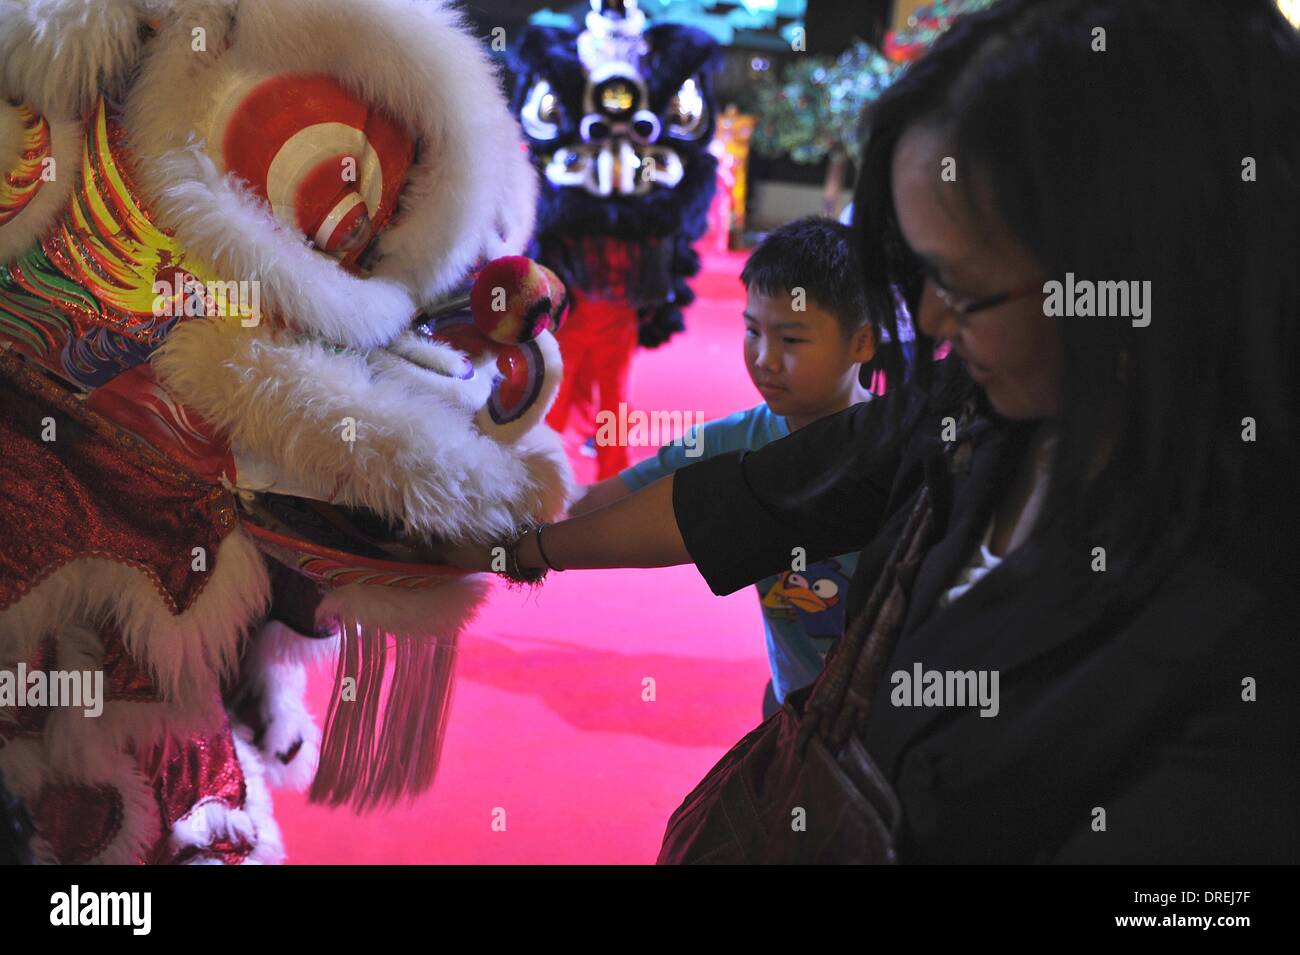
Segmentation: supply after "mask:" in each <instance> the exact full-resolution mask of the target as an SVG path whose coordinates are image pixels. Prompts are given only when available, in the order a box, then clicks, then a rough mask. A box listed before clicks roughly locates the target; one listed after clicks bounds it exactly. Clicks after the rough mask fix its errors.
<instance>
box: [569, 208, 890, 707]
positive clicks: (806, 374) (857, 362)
mask: <svg viewBox="0 0 1300 955" xmlns="http://www.w3.org/2000/svg"><path fill="white" fill-rule="evenodd" d="M851 235H852V232H851V231H850V229H849V228H848V227H847V226H844V225H841V224H840V223H838V222H836V221H834V220H833V219H827V218H821V217H816V216H812V217H808V218H805V219H799V220H796V221H795V222H791V223H789V224H788V225H785V226H782V227H781V228H779V229H777V230H775V231H774V232H772V233H770V234H769V235H767V237H766V238H764V240H763V241H762V243H760V244H759V246H758V247H757V248H756V249H755V250H754V252H753V254H752V255H751V256H750V258H749V261H748V262H747V263H746V264H745V268H744V270H743V271H742V272H741V275H740V280H741V282H742V283H744V285H745V289H746V292H747V293H748V294H747V300H746V305H745V314H744V320H745V367H746V368H747V369H748V371H749V377H750V379H751V380H752V381H753V382H754V387H756V388H757V389H758V391H759V393H760V394H761V395H762V396H763V399H764V401H763V403H762V404H760V405H757V406H755V407H753V408H750V409H749V410H748V411H738V412H736V413H735V414H733V415H729V416H728V417H726V418H719V419H718V420H716V421H710V422H708V423H707V424H704V425H702V426H700V428H699V430H698V432H696V433H693V434H691V435H689V436H688V439H687V440H684V441H681V442H674V443H673V444H670V445H667V446H665V447H663V448H662V449H660V451H659V453H658V454H657V455H656V456H655V457H652V458H648V459H646V460H645V461H642V462H641V463H640V464H636V465H633V466H632V467H630V468H627V469H626V470H624V471H623V472H621V473H620V474H619V475H617V476H616V477H612V478H609V479H607V480H604V481H601V482H600V483H599V484H595V485H592V486H591V487H590V488H588V490H587V494H586V495H585V496H584V497H583V498H582V499H581V500H580V501H578V502H577V503H576V504H575V505H574V506H573V507H572V508H571V509H570V514H571V515H572V516H577V515H579V514H583V513H586V512H587V511H591V510H595V509H596V508H598V507H604V506H605V505H606V504H611V503H613V502H614V501H616V500H618V499H619V498H621V497H626V496H627V495H628V494H631V493H632V492H634V491H638V490H640V489H641V488H643V487H645V486H647V485H649V484H653V483H654V482H655V481H657V480H658V479H659V478H661V477H664V476H665V475H667V474H670V473H671V472H673V471H676V470H678V469H679V468H683V467H686V466H687V465H689V464H693V463H695V462H696V461H699V460H702V459H703V458H705V457H711V456H713V455H716V454H722V453H724V452H727V451H737V450H741V449H749V450H757V449H758V448H761V447H762V446H763V445H765V444H768V443H770V442H772V441H776V440H778V439H780V438H784V437H785V436H786V435H788V434H790V433H791V432H792V431H797V430H798V429H799V428H802V427H803V426H804V425H806V424H809V423H811V422H813V421H816V420H817V419H818V418H822V417H825V416H826V415H830V414H835V413H837V412H840V411H843V410H844V409H846V408H848V407H849V406H850V405H854V404H857V403H858V402H860V401H867V400H870V398H871V393H870V392H869V391H868V390H867V389H866V388H865V387H864V386H863V385H862V382H861V378H862V365H863V364H864V363H866V362H869V361H870V360H871V358H872V355H873V354H874V351H875V344H874V341H873V339H872V334H871V326H870V325H869V324H868V322H867V315H866V303H865V299H864V293H863V289H862V282H861V279H860V278H859V276H858V269H857V262H856V261H855V258H854V252H853V248H852V244H851V240H850V237H851ZM856 564H857V554H843V555H841V556H839V557H834V558H831V559H829V560H822V561H817V562H815V563H813V564H811V565H808V566H806V567H805V566H803V565H801V564H799V563H797V562H792V567H791V569H790V570H786V571H783V572H781V573H780V574H777V575H775V576H773V577H767V578H765V579H763V580H760V581H759V582H758V584H757V585H756V586H757V589H758V593H759V599H760V602H761V604H762V608H763V623H764V626H765V628H766V630H767V652H768V659H769V662H770V664H771V668H772V682H771V683H770V684H769V686H768V692H767V694H766V697H765V700H764V715H765V716H766V715H769V714H770V713H771V712H774V711H775V709H776V708H777V707H778V706H779V705H780V703H781V702H783V701H784V700H785V697H786V695H787V694H788V693H790V692H792V691H794V690H797V689H799V688H800V687H803V686H806V685H807V684H809V683H811V682H812V681H813V679H814V678H815V677H816V676H817V674H818V673H819V672H821V669H822V666H823V664H824V662H825V658H826V652H827V651H828V650H829V649H830V647H831V645H832V643H833V642H834V641H835V639H836V638H837V637H838V636H839V635H840V633H841V631H842V630H843V628H844V598H845V594H846V592H847V590H848V585H849V580H850V578H851V577H852V576H853V571H854V569H855V567H856Z"/></svg>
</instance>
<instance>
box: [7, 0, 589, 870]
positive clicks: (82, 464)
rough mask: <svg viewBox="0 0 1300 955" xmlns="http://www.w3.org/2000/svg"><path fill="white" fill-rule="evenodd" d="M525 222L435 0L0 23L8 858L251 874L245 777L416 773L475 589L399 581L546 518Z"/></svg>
mask: <svg viewBox="0 0 1300 955" xmlns="http://www.w3.org/2000/svg"><path fill="white" fill-rule="evenodd" d="M535 199H536V184H535V174H534V172H533V171H532V169H531V167H530V165H529V163H528V160H527V155H526V153H525V152H524V151H523V149H522V147H521V145H520V132H519V130H518V128H517V126H516V124H515V121H514V120H513V119H512V118H511V116H510V114H509V112H508V110H507V108H506V104H505V102H504V100H503V97H502V95H501V93H500V92H499V86H498V80H497V77H496V75H495V74H494V71H493V69H492V67H491V65H490V62H489V61H488V59H487V57H486V54H485V53H484V52H483V51H482V50H481V49H480V48H479V45H478V43H477V42H476V41H475V40H474V39H473V37H472V36H470V35H469V34H468V33H467V32H466V30H465V29H464V28H463V26H462V25H461V23H460V21H459V19H458V16H457V15H456V14H455V13H453V12H451V11H449V10H448V9H447V8H446V6H445V4H444V3H443V2H442V0H258V2H256V3H249V2H244V3H239V2H237V0H0V833H3V832H6V831H7V832H9V833H10V834H11V835H10V837H9V839H8V841H9V843H10V844H11V845H17V846H19V849H18V852H19V854H21V855H23V856H24V857H26V858H30V859H35V860H36V861H44V862H107V863H121V862H134V861H139V862H244V861H254V862H256V861H279V860H280V858H281V857H282V855H283V851H282V848H281V845H280V838H279V833H278V830H277V828H276V825H275V822H274V820H273V818H272V816H271V813H270V799H269V796H268V788H267V787H268V783H273V784H290V785H296V786H305V785H306V784H307V783H309V782H311V783H312V796H313V798H315V799H317V800H320V801H324V802H328V803H331V804H336V805H338V804H347V805H350V806H353V807H354V808H357V809H361V808H366V807H370V806H377V805H385V804H388V803H391V802H392V801H394V800H396V799H398V798H401V797H404V796H409V795H412V794H414V793H416V792H418V791H420V789H421V788H422V787H425V786H427V785H428V784H429V783H430V782H431V781H432V778H433V775H434V770H435V767H436V763H437V758H438V750H439V743H440V739H441V729H442V724H443V721H444V719H445V717H446V712H447V705H448V700H449V696H450V680H451V672H452V656H453V652H454V645H455V639H456V635H457V633H458V632H459V630H460V629H461V628H462V627H463V625H464V624H465V623H466V621H467V620H468V619H469V617H470V615H471V614H472V612H473V610H474V608H475V607H476V606H477V604H478V603H479V602H480V600H481V599H482V596H483V593H484V590H485V583H484V581H483V579H482V578H481V577H478V576H467V575H464V574H462V573H460V572H457V571H453V570H451V569H450V568H446V567H440V566H436V565H434V564H432V563H430V561H429V560H428V559H426V558H425V557H424V556H422V555H427V554H428V553H430V551H429V546H430V544H431V543H432V542H434V541H438V540H458V541H464V540H476V541H480V542H487V541H493V540H500V539H503V538H505V537H506V536H508V535H510V534H511V533H512V532H513V531H514V530H515V529H516V528H517V527H519V526H520V525H521V524H523V523H525V522H527V521H530V520H539V519H547V518H549V517H552V516H554V515H555V514H557V513H558V512H559V511H560V510H562V508H563V506H564V504H565V500H566V497H567V495H568V494H569V493H570V487H571V486H570V479H569V474H568V470H567V467H566V464H565V462H564V457H563V453H562V450H561V446H560V443H559V441H558V439H557V438H556V436H555V435H554V433H553V432H551V431H550V430H549V429H548V428H546V426H545V425H544V424H543V416H544V415H545V413H546V411H547V408H548V407H549V405H550V403H551V401H552V400H553V398H554V395H555V391H556V388H557V386H558V378H559V374H560V365H559V355H558V350H557V348H556V345H555V341H554V338H553V336H552V335H551V332H550V330H549V329H553V328H554V327H556V324H557V323H558V321H559V320H560V319H561V317H562V314H563V309H564V304H563V300H564V295H563V289H562V286H561V285H560V284H559V282H558V281H557V280H556V279H555V278H554V276H553V275H551V274H550V273H548V272H547V271H546V270H545V269H542V268H540V267H537V266H535V265H533V264H532V263H531V262H529V261H528V260H526V259H522V258H519V257H518V256H516V255H515V253H517V252H518V251H519V250H520V249H522V248H523V247H524V245H525V243H526V242H527V240H528V238H529V234H530V231H531V229H532V215H533V209H534V203H535ZM487 263H490V264H487ZM476 277H477V281H475V279H476ZM471 285H472V286H473V293H472V294H471V293H470V287H471ZM471 303H472V306H473V307H472V308H471ZM335 650H338V651H339V652H340V655H339V664H338V670H337V676H336V685H335V692H334V695H333V697H332V698H331V704H330V712H329V714H328V716H327V720H326V725H325V731H324V738H323V741H322V737H321V734H320V732H319V731H318V730H316V729H315V727H314V726H313V725H312V722H311V719H310V717H309V716H308V714H307V713H306V711H305V709H304V707H303V704H302V693H303V687H304V683H305V676H304V669H303V664H304V662H306V661H307V660H308V659H310V658H312V657H314V656H316V655H319V654H321V653H322V652H333V651H335ZM96 684H99V687H100V688H99V690H98V691H97V690H96ZM318 761H319V765H318ZM313 777H314V781H313ZM6 823H7V825H5V824H6ZM15 832H17V833H21V834H22V838H21V839H15V838H13V836H12V834H13V833H15ZM5 842H6V838H5V837H4V836H3V835H0V850H2V849H3V846H4V844H5ZM3 855H4V852H3V851H0V857H2V856H3Z"/></svg>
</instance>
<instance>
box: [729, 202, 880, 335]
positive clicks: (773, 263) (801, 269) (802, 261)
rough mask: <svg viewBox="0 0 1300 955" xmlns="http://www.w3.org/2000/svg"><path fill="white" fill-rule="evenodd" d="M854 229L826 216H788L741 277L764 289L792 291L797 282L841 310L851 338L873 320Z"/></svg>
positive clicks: (761, 245)
mask: <svg viewBox="0 0 1300 955" xmlns="http://www.w3.org/2000/svg"><path fill="white" fill-rule="evenodd" d="M853 236H854V233H853V230H852V229H850V228H849V227H848V226H846V225H842V224H840V223H839V222H836V221H835V220H834V219H828V218H826V217H825V216H806V217H805V218H802V219H795V220H794V221H793V222H787V223H786V224H785V225H783V226H781V227H780V228H779V229H774V230H772V231H771V232H769V233H768V234H767V235H766V236H764V237H763V241H762V242H760V243H759V244H758V247H757V248H756V249H754V251H753V253H752V254H751V255H750V257H749V261H748V262H746V263H745V268H744V270H742V271H741V273H740V281H741V282H743V283H744V285H745V288H746V289H747V290H749V291H751V292H758V293H759V294H760V295H767V296H769V297H775V296H778V295H789V294H791V293H792V292H793V291H794V290H795V289H796V288H802V289H803V290H804V293H805V294H806V296H807V297H808V299H809V300H811V301H812V302H813V303H815V304H816V305H817V306H819V307H820V308H823V309H825V310H826V311H828V312H830V313H831V314H832V315H834V316H835V320H836V321H837V322H838V323H839V326H840V331H841V332H842V333H843V335H844V338H845V339H846V340H847V339H848V338H849V337H850V336H852V335H853V333H854V332H856V331H857V330H858V329H859V328H861V327H862V326H863V325H865V324H866V323H867V294H866V288H865V286H864V284H863V282H862V273H861V272H860V271H859V268H860V265H859V261H858V253H857V249H856V247H855V244H854V237H853Z"/></svg>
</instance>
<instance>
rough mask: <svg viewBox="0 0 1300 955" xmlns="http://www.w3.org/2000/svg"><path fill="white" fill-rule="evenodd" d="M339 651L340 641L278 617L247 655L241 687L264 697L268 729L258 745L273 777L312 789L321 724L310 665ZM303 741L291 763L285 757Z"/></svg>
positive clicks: (290, 785) (277, 783) (292, 786)
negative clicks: (314, 635)
mask: <svg viewBox="0 0 1300 955" xmlns="http://www.w3.org/2000/svg"><path fill="white" fill-rule="evenodd" d="M337 652H338V640H337V638H335V639H327V640H320V639H308V638H306V637H303V636H300V635H299V634H296V633H294V631H293V630H291V629H290V628H289V627H286V626H285V625H284V624H282V623H278V622H276V621H270V622H268V623H266V624H265V625H264V626H263V627H262V630H261V632H260V633H259V634H258V635H257V639H256V640H254V641H253V645H252V646H251V647H250V649H249V652H248V654H247V655H246V656H245V658H244V665H243V668H242V670H241V674H240V675H241V681H242V682H241V686H242V687H243V688H244V689H245V691H246V692H247V693H249V694H250V695H251V696H253V697H254V698H256V699H258V700H259V701H260V715H261V718H262V722H263V724H264V725H265V727H266V729H265V732H264V733H263V735H262V740H261V743H260V745H258V747H257V748H258V750H259V751H260V753H261V758H262V762H263V764H264V766H265V768H266V778H267V781H268V782H269V783H270V784H271V785H272V786H275V787H277V788H279V787H288V788H290V789H294V790H299V791H301V790H303V789H306V788H307V786H308V784H309V783H310V782H311V779H312V776H313V775H315V773H316V765H317V761H318V760H319V758H320V728H319V727H318V726H317V725H316V722H315V720H314V719H313V718H312V715H311V713H310V712H309V711H308V709H307V705H306V702H305V696H306V692H307V667H308V665H309V664H311V663H312V662H315V661H317V660H323V659H325V658H326V657H327V656H333V655H334V654H336V653H337ZM299 740H301V741H302V745H301V746H300V747H299V749H298V752H297V753H295V754H294V757H293V759H291V760H290V761H289V762H288V763H285V762H283V761H282V760H281V759H280V758H279V754H281V753H287V752H288V751H289V750H290V749H291V748H292V747H293V745H294V743H296V742H298V741H299Z"/></svg>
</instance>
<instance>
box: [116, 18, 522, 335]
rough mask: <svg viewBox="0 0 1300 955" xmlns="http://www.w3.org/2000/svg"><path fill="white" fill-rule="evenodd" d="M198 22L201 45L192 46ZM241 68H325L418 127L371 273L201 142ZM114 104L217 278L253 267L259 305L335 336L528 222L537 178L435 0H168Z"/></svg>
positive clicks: (382, 314)
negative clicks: (310, 242) (263, 197)
mask: <svg viewBox="0 0 1300 955" xmlns="http://www.w3.org/2000/svg"><path fill="white" fill-rule="evenodd" d="M236 7H237V13H238V18H237V20H235V21H234V25H233V27H232V25H231V19H230V17H231V14H232V12H233V11H235V9H236ZM196 24H197V25H202V26H203V27H204V28H205V29H206V30H207V34H208V40H207V42H208V50H209V52H208V53H207V54H202V53H197V54H196V53H194V52H193V51H192V49H191V33H190V31H191V29H192V28H193V27H194V25H196ZM227 42H229V43H230V44H231V45H230V47H229V48H228V49H227V48H226V43H227ZM244 70H247V71H254V72H257V71H261V70H273V71H275V72H278V73H293V72H304V73H313V72H324V73H328V74H330V75H332V76H335V77H336V78H338V79H339V80H340V81H341V82H342V83H344V85H346V86H348V87H349V88H350V89H353V90H355V91H357V92H358V93H359V94H360V95H362V96H363V97H364V98H365V99H366V100H367V102H370V103H373V104H375V105H376V106H380V107H383V108H386V109H387V110H388V111H389V112H390V113H392V114H393V115H394V116H397V117H399V118H400V119H402V120H403V121H404V122H406V123H407V124H408V126H409V127H410V128H412V129H413V131H414V132H415V133H416V134H417V135H418V137H419V139H420V143H421V146H420V160H419V162H418V163H417V164H416V166H415V167H413V169H412V171H411V174H410V177H409V179H408V183H407V186H406V189H405V190H404V192H403V195H402V198H401V201H400V206H399V211H398V215H397V217H396V218H395V219H394V221H393V223H392V224H391V225H390V227H389V228H388V230H387V231H386V232H385V233H384V235H383V238H382V239H381V244H380V250H381V252H382V259H381V261H380V262H379V263H378V265H377V267H376V269H375V272H374V274H373V275H372V277H370V278H367V279H358V278H355V277H353V276H350V275H348V274H347V273H346V272H344V271H343V270H342V269H341V268H340V267H339V266H338V265H337V264H335V263H334V262H333V261H332V260H330V259H328V258H326V257H324V256H321V255H319V254H318V253H315V252H313V251H311V250H310V249H309V248H308V247H307V245H306V243H305V240H304V239H302V238H301V237H299V236H297V235H296V234H294V233H292V232H291V231H290V230H289V229H287V228H285V227H284V226H283V225H282V224H281V223H279V222H278V221H277V220H276V219H275V218H274V216H273V215H272V214H271V213H270V212H269V210H268V209H266V207H265V205H264V204H263V203H261V202H260V201H258V200H256V199H255V198H253V197H252V196H251V195H249V194H248V193H246V192H244V190H243V189H242V187H241V186H240V185H239V184H238V183H236V182H234V181H232V180H230V179H223V178H222V177H221V175H220V174H219V172H218V171H217V170H216V169H215V168H214V167H213V165H212V163H211V162H210V161H209V160H207V158H206V156H204V155H203V153H202V152H201V149H200V145H201V143H200V139H199V136H200V134H199V133H198V131H197V129H196V127H201V126H202V125H203V121H202V119H201V117H204V115H205V114H206V113H207V112H209V111H210V110H211V108H212V103H211V99H212V96H213V91H214V89H215V88H216V86H217V80H218V78H219V77H221V76H225V75H229V73H230V72H232V71H244ZM126 119H127V126H128V131H129V135H130V137H131V142H132V145H133V146H134V148H135V151H136V156H137V170H136V171H137V175H138V177H139V179H140V182H141V185H142V188H143V189H144V191H145V192H146V194H147V195H149V196H152V197H154V198H155V199H156V201H157V209H158V211H159V213H160V216H161V218H162V220H163V221H164V222H165V223H166V224H167V225H168V226H170V227H172V228H174V229H175V230H176V232H177V236H178V238H179V239H180V240H181V242H182V243H184V244H185V245H186V247H187V248H189V249H190V251H191V252H192V253H193V254H195V255H198V256H199V257H200V258H202V259H204V260H206V261H207V263H208V264H209V265H210V266H211V267H212V268H213V269H214V270H215V271H216V273H217V274H219V275H220V276H221V277H222V279H223V280H235V279H253V278H256V279H259V280H260V281H261V282H262V295H263V301H264V302H265V303H266V304H267V307H268V310H270V311H272V312H274V313H275V314H277V315H281V316H283V317H284V318H285V319H286V320H287V321H289V322H290V323H292V324H293V325H295V326H296V327H299V328H304V329H308V330H313V331H316V332H318V333H320V334H321V335H323V336H325V337H327V338H329V339H330V340H332V341H336V342H339V343H341V344H347V345H355V346H357V347H363V348H364V347H373V346H374V345H377V344H383V343H386V342H388V341H390V340H391V339H392V338H393V337H394V336H395V335H396V334H397V332H398V331H400V330H401V329H402V328H403V327H404V326H405V324H406V323H407V322H409V320H410V318H411V317H412V315H413V313H414V311H415V307H416V306H418V305H423V304H426V303H428V302H429V301H430V300H431V299H432V298H434V297H435V296H437V295H438V294H440V293H441V292H443V291H445V290H446V289H448V288H449V287H451V286H452V285H453V284H455V283H456V282H458V281H459V280H460V279H461V278H462V277H463V275H464V274H465V272H466V271H467V269H468V268H469V267H470V266H471V265H472V264H473V263H474V261H475V260H476V259H477V258H478V257H479V255H481V254H487V255H489V256H496V255H503V254H507V253H512V252H517V251H519V250H520V249H521V248H522V247H523V245H524V243H525V242H526V241H527V238H528V235H529V234H530V232H531V230H532V223H533V215H534V207H535V197H536V177H535V174H534V171H533V169H532V167H531V165H530V164H529V163H528V161H527V158H526V157H525V155H524V154H523V153H522V151H521V150H520V148H519V133H518V127H517V125H516V124H515V122H514V120H513V118H512V117H511V116H510V115H509V112H508V110H507V108H506V104H505V101H504V98H503V97H502V96H501V94H500V91H499V88H498V86H497V79H496V76H495V73H494V71H493V68H492V65H491V63H490V61H489V59H488V57H487V55H486V54H485V52H484V51H483V50H482V49H481V48H480V46H479V44H478V42H477V41H476V40H475V39H474V38H473V37H472V36H471V35H469V34H468V33H467V32H465V31H464V30H463V29H462V28H461V26H460V17H459V15H458V14H456V13H454V12H453V11H451V10H449V9H448V8H447V7H446V6H445V5H444V4H443V3H442V2H440V0H431V2H414V0H275V2H262V3H244V4H239V5H236V4H235V3H234V2H233V0H177V2H176V4H175V13H174V14H173V15H172V16H171V17H169V18H168V19H167V22H166V23H164V26H163V29H162V32H161V33H160V35H159V36H158V37H156V38H155V39H154V40H153V41H151V42H150V44H149V45H148V48H147V49H146V51H145V56H144V60H143V62H142V65H141V73H140V77H139V80H138V82H136V83H134V84H133V86H132V89H131V92H130V95H129V97H128V99H127V103H126ZM241 194H242V195H241ZM499 227H503V228H504V232H505V235H504V236H501V235H499V234H498V229H499Z"/></svg>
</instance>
